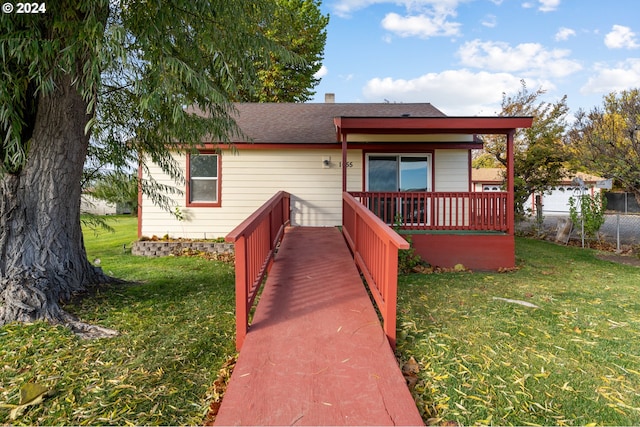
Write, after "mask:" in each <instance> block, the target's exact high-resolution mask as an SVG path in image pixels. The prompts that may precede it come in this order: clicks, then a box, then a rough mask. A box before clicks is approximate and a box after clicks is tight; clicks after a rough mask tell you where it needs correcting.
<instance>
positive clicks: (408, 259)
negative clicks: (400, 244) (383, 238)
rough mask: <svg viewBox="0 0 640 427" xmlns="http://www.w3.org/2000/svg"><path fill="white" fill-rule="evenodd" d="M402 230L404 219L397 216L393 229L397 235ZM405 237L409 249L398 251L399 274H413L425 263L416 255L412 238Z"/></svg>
mask: <svg viewBox="0 0 640 427" xmlns="http://www.w3.org/2000/svg"><path fill="white" fill-rule="evenodd" d="M401 228H402V217H401V216H400V214H397V215H396V217H395V218H394V224H393V229H394V230H395V231H396V233H399V232H400V230H401ZM403 237H404V239H405V240H406V241H407V243H409V249H401V250H399V251H398V274H409V273H412V272H413V271H414V269H415V268H416V267H418V266H420V265H422V264H424V261H423V260H422V258H421V257H420V255H418V254H417V253H416V250H415V248H414V247H413V239H412V238H411V236H409V235H405V236H403Z"/></svg>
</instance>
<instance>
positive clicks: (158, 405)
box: [0, 217, 235, 425]
mask: <svg viewBox="0 0 640 427" xmlns="http://www.w3.org/2000/svg"><path fill="white" fill-rule="evenodd" d="M136 221H137V219H136V218H130V217H114V218H113V219H112V220H111V221H110V222H109V224H110V225H111V226H113V227H114V228H115V229H116V232H115V233H108V232H105V231H101V230H98V234H95V233H94V232H92V231H91V230H86V232H85V243H86V246H87V252H88V256H89V259H90V260H92V261H93V260H94V259H96V258H99V259H100V265H101V266H102V267H103V268H104V270H105V271H106V272H108V273H109V274H111V275H113V276H116V277H120V278H123V279H126V280H130V281H134V283H130V284H126V285H114V286H110V287H108V288H105V289H102V290H100V291H98V292H97V293H96V294H95V295H93V296H91V297H89V298H86V299H85V300H83V301H82V302H80V303H78V304H76V305H69V306H67V307H66V309H67V310H68V311H71V312H73V313H75V314H76V315H78V316H79V317H80V318H81V319H82V320H83V321H85V322H89V323H93V324H99V325H102V326H106V327H109V328H113V329H116V330H118V331H119V332H120V336H118V337H116V338H112V339H100V340H95V341H82V340H79V339H78V338H76V337H75V336H73V335H72V334H71V333H70V332H69V331H68V330H66V329H64V328H62V327H52V326H50V325H48V324H44V323H36V324H33V325H28V326H24V325H17V324H12V325H6V326H4V327H1V328H0V361H1V363H2V366H3V367H2V369H1V370H0V404H16V403H18V401H19V389H20V387H21V385H23V384H24V383H26V382H37V383H39V384H42V385H44V386H46V387H49V388H52V389H53V390H54V394H53V396H51V397H48V398H46V399H45V400H44V402H43V403H42V404H40V405H36V406H32V407H29V408H27V410H26V411H25V414H24V416H22V417H20V418H18V419H17V420H16V421H14V422H12V424H23V425H37V424H39V425H96V424H102V425H126V424H130V425H134V424H135V425H197V424H199V423H202V420H203V417H204V415H205V414H206V412H207V410H208V404H209V402H208V398H207V390H208V389H209V388H210V387H211V385H212V383H213V381H214V380H215V378H216V377H217V375H218V371H219V370H220V368H221V366H222V365H223V363H224V362H225V361H226V359H227V357H229V356H231V355H233V354H234V352H235V343H234V334H235V330H234V322H235V320H234V314H233V313H234V278H233V277H234V276H233V267H232V266H231V265H228V264H222V263H219V262H216V261H207V260H204V259H199V258H186V257H185V258H182V257H168V258H155V259H148V258H142V257H136V256H132V255H131V254H130V244H131V242H132V241H133V240H135V238H136V224H137V223H136ZM123 245H126V246H125V247H123ZM8 415H9V409H8V408H0V422H5V423H6V422H9V420H8V419H7V417H8Z"/></svg>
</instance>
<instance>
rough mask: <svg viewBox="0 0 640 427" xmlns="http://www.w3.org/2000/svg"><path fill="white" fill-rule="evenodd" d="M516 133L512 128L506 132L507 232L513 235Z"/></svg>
mask: <svg viewBox="0 0 640 427" xmlns="http://www.w3.org/2000/svg"><path fill="white" fill-rule="evenodd" d="M515 133H516V130H515V129H512V130H511V131H509V133H508V134H507V234H509V235H513V234H514V231H515V200H514V198H515V191H514V182H515V169H514V165H513V162H514V153H513V151H514V147H513V138H514V135H515Z"/></svg>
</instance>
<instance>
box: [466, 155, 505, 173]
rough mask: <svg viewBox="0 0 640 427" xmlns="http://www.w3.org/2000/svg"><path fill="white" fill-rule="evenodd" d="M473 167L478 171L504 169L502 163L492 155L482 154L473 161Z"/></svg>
mask: <svg viewBox="0 0 640 427" xmlns="http://www.w3.org/2000/svg"><path fill="white" fill-rule="evenodd" d="M471 167H472V168H476V169H482V168H500V167H502V163H500V162H499V161H498V160H497V159H496V158H495V156H493V155H491V154H490V153H486V152H484V153H482V154H480V155H478V156H476V157H474V159H473V160H472V161H471Z"/></svg>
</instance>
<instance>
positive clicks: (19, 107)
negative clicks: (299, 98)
mask: <svg viewBox="0 0 640 427" xmlns="http://www.w3.org/2000/svg"><path fill="white" fill-rule="evenodd" d="M287 4H288V3H287ZM313 6H317V5H316V4H315V3H311V4H309V5H307V4H306V3H305V6H304V7H305V11H306V13H308V14H309V16H311V14H312V12H313ZM282 13H284V12H282V11H281V7H280V6H279V5H278V4H277V3H276V2H274V1H273V0H255V1H251V2H239V1H227V0H210V1H185V0H175V1H167V2H151V3H149V2H139V1H107V0H87V1H83V2H81V3H80V4H78V3H77V2H75V1H71V0H60V1H56V2H53V3H52V4H47V13H46V14H42V15H16V14H2V15H0V34H2V36H0V59H1V61H0V74H1V75H2V76H3V78H2V79H0V174H2V173H11V174H17V173H19V172H20V170H21V169H22V167H23V166H24V164H25V163H26V161H27V155H28V152H29V144H30V142H31V138H32V133H33V130H34V128H35V126H36V120H37V117H39V116H37V115H36V112H37V108H38V99H39V96H40V95H46V94H49V93H51V92H52V91H53V89H54V87H55V86H56V85H60V84H65V83H64V82H73V83H72V84H73V86H74V87H75V88H76V89H77V90H78V91H79V93H80V94H81V95H82V96H83V98H84V99H85V101H86V102H87V115H86V123H85V125H86V126H85V129H86V131H87V132H88V133H90V134H91V146H90V149H89V164H90V170H96V169H97V168H99V167H100V166H103V165H110V166H112V168H113V169H116V170H125V169H126V168H127V166H128V165H131V164H137V163H138V161H139V160H142V165H141V167H142V168H143V169H145V170H146V169H148V162H149V161H152V162H154V163H155V164H157V165H159V166H160V167H161V168H162V170H163V171H164V172H165V173H166V174H167V175H169V176H170V177H172V178H174V179H175V180H176V182H177V183H179V184H180V183H182V182H183V180H184V177H183V171H181V170H180V168H179V167H178V166H177V164H176V162H175V160H174V159H173V158H172V156H171V155H170V153H171V150H175V149H180V150H182V151H185V152H186V151H189V150H191V149H193V148H194V147H196V146H197V145H199V144H201V142H202V140H203V138H205V137H206V138H208V140H210V141H220V142H227V141H229V140H230V138H231V137H233V136H235V135H238V134H239V132H240V131H239V129H238V128H237V126H236V125H235V122H234V120H233V119H232V115H233V106H232V101H233V100H234V99H235V98H236V97H237V95H238V93H239V92H240V90H241V89H242V88H245V89H246V88H250V87H253V85H254V84H255V82H257V81H259V78H258V74H259V71H260V68H259V65H260V64H262V65H268V64H270V63H271V62H272V61H271V58H272V57H273V58H277V61H278V63H279V64H281V65H282V66H283V67H289V66H292V67H302V66H303V65H304V60H303V58H302V57H300V56H298V55H296V54H295V53H292V52H291V51H290V50H288V49H287V48H286V47H284V46H283V43H282V40H280V39H279V38H278V37H272V36H271V35H270V32H271V31H273V29H274V28H277V26H278V25H280V21H279V20H278V19H279V18H281V16H282ZM304 16H307V15H304ZM294 21H295V20H294V19H293V18H292V19H291V20H289V21H288V22H289V23H291V22H294ZM291 34H293V32H292V33H291ZM283 39H284V36H283ZM296 40H297V39H296ZM319 41H320V42H321V43H322V46H324V38H321V39H320V40H319ZM320 52H321V50H320ZM314 66H315V64H314ZM186 106H189V107H192V108H193V109H188V108H186ZM194 111H197V112H206V114H193V113H194ZM176 141H180V145H179V146H178V145H176V144H175V142H176ZM70 146H71V144H70ZM139 154H143V156H142V157H141V158H138V155H139ZM90 174H91V173H90ZM86 180H87V181H90V180H91V177H88V178H87V179H86ZM163 189H166V188H163V187H162V185H161V184H158V183H157V182H150V183H147V182H144V183H143V190H144V191H145V192H147V193H153V192H154V191H158V190H163ZM150 195H151V196H152V197H156V200H155V201H156V202H159V203H161V204H162V203H163V202H165V203H166V202H167V201H168V199H166V198H165V199H163V198H162V197H161V196H156V195H153V194H150Z"/></svg>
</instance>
